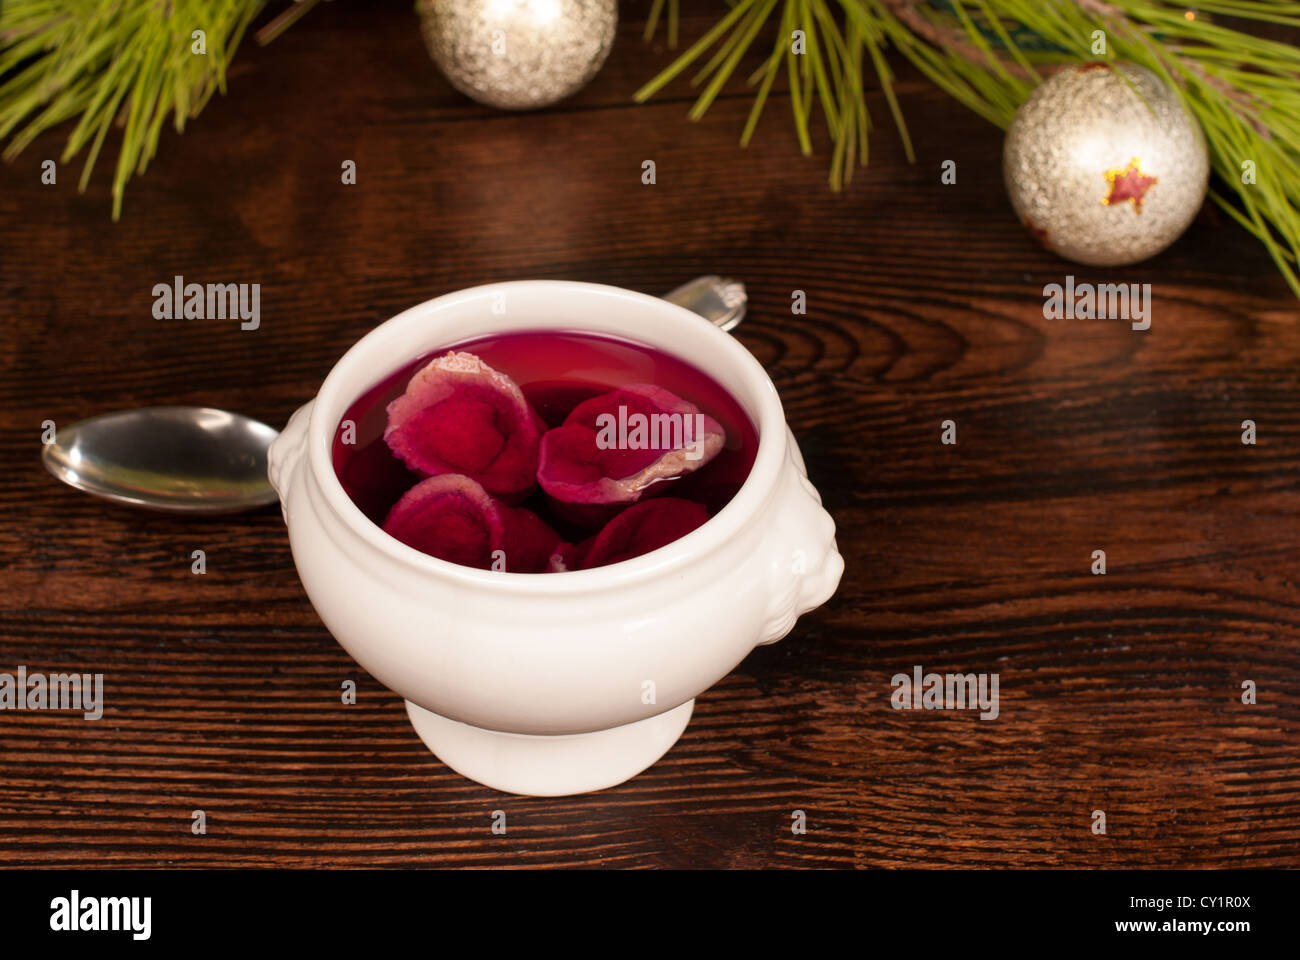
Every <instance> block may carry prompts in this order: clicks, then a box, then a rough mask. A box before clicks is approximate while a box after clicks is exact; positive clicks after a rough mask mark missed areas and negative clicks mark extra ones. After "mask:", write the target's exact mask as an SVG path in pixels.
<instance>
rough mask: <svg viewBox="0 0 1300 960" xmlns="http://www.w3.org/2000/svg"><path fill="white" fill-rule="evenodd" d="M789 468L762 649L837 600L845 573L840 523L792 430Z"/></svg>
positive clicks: (771, 553)
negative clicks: (815, 481)
mask: <svg viewBox="0 0 1300 960" xmlns="http://www.w3.org/2000/svg"><path fill="white" fill-rule="evenodd" d="M786 436H787V443H786V463H785V465H784V467H783V468H782V471H781V480H780V483H781V485H782V486H781V493H780V494H779V499H778V500H777V504H776V517H775V522H774V523H773V525H772V530H771V533H770V535H769V539H768V547H767V552H768V557H769V559H768V563H767V567H766V569H767V572H768V577H769V587H770V589H769V594H768V595H769V596H770V597H771V600H770V602H769V605H768V608H767V619H766V620H765V621H764V622H763V628H762V631H761V633H760V636H759V641H758V643H759V645H762V644H765V643H775V642H776V641H778V640H780V639H781V638H782V637H784V636H785V635H786V634H787V633H789V632H790V630H791V629H792V628H793V627H794V623H795V621H796V620H797V619H798V618H799V617H801V616H803V614H805V613H808V612H809V611H811V610H815V609H816V608H817V607H820V606H821V605H822V604H823V603H825V602H826V601H827V600H829V599H830V598H831V596H832V595H833V594H834V593H835V589H836V587H838V586H839V583H840V575H841V574H843V573H844V559H843V558H842V557H841V556H840V553H839V549H838V547H837V546H836V543H835V521H834V520H832V519H831V515H830V514H829V513H827V512H826V510H825V509H824V508H823V507H822V498H821V495H820V494H819V493H818V492H817V489H816V488H815V487H814V486H813V485H812V484H811V483H809V482H808V470H807V468H806V467H805V466H804V462H803V454H802V453H801V452H800V451H799V444H798V443H797V442H795V439H794V434H793V433H791V432H790V431H789V428H787V429H786Z"/></svg>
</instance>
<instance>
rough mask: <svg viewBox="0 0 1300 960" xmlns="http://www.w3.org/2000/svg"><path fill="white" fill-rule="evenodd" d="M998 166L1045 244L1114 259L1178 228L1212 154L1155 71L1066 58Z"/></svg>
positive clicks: (1196, 199)
mask: <svg viewBox="0 0 1300 960" xmlns="http://www.w3.org/2000/svg"><path fill="white" fill-rule="evenodd" d="M1117 70H1122V71H1123V76H1122V77H1121V76H1120V75H1119V74H1118V73H1117V72H1116V71H1117ZM1125 77H1127V78H1128V80H1129V82H1130V83H1131V84H1132V86H1131V87H1130V86H1129V84H1128V83H1125V82H1124V78H1125ZM1002 175H1003V177H1004V179H1005V180H1006V185H1007V193H1009V194H1010V195H1011V203H1012V205H1013V206H1014V207H1015V209H1016V213H1017V214H1019V216H1020V221H1021V222H1022V223H1023V224H1024V225H1025V226H1026V228H1028V230H1029V232H1030V233H1032V234H1033V235H1034V236H1035V237H1037V238H1038V239H1039V240H1040V241H1041V242H1042V243H1043V245H1044V246H1046V247H1047V248H1048V249H1049V250H1052V251H1054V252H1056V253H1058V254H1060V255H1061V256H1063V257H1065V258H1067V259H1069V260H1074V261H1076V262H1078V263H1086V264H1090V265H1092V266H1101V267H1109V266H1116V265H1118V264H1125V263H1137V262H1138V261H1139V260H1145V259H1146V258H1147V257H1150V256H1154V255H1155V254H1157V253H1159V252H1160V251H1161V250H1163V249H1165V247H1167V246H1169V245H1170V244H1171V243H1173V242H1174V241H1175V240H1177V239H1178V237H1179V236H1181V235H1182V232H1183V231H1184V230H1186V229H1187V226H1188V224H1190V223H1191V222H1192V219H1193V218H1194V217H1195V216H1196V213H1197V211H1198V210H1200V208H1201V203H1202V202H1203V201H1204V200H1205V190H1206V187H1207V185H1208V182H1209V176H1210V159H1209V154H1208V152H1207V151H1206V147H1205V136H1204V134H1202V132H1201V127H1200V124H1198V123H1197V122H1196V120H1195V119H1194V118H1193V117H1191V116H1190V115H1189V114H1188V113H1187V112H1186V111H1185V110H1184V109H1183V106H1182V103H1181V102H1180V101H1179V99H1178V96H1177V94H1175V93H1174V92H1173V91H1172V90H1170V89H1169V88H1168V87H1167V86H1166V85H1165V84H1164V82H1163V81H1161V80H1160V79H1159V78H1158V77H1156V76H1155V74H1153V73H1151V71H1149V70H1147V69H1145V68H1143V67H1138V66H1135V65H1133V64H1127V63H1126V64H1116V65H1113V66H1112V65H1110V64H1105V63H1085V64H1082V65H1078V66H1068V67H1063V68H1062V69H1061V70H1060V71H1058V72H1057V73H1056V74H1054V75H1053V76H1052V77H1050V78H1049V79H1047V80H1046V81H1044V82H1043V83H1042V84H1041V85H1040V86H1039V87H1038V89H1037V90H1035V91H1034V93H1033V94H1032V95H1031V96H1030V97H1029V99H1028V100H1026V101H1025V102H1024V104H1023V105H1022V106H1021V107H1020V109H1019V111H1017V113H1016V116H1015V119H1014V120H1013V121H1012V123H1011V127H1010V129H1009V130H1008V131H1007V139H1006V146H1005V148H1004V150H1003V154H1002Z"/></svg>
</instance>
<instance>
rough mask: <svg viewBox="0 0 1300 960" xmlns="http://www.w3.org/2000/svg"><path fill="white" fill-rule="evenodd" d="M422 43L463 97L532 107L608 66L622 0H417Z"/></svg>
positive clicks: (511, 107)
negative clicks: (607, 62)
mask: <svg viewBox="0 0 1300 960" xmlns="http://www.w3.org/2000/svg"><path fill="white" fill-rule="evenodd" d="M416 10H417V11H418V12H419V14H420V28H421V32H422V33H423V34H424V42H425V44H426V45H427V46H428V48H429V54H430V56H432V57H433V60H434V62H435V63H437V64H438V66H439V68H441V70H442V72H443V73H444V74H446V76H447V79H448V80H449V81H451V84H452V86H454V87H455V88H456V89H457V90H459V91H460V92H461V93H463V94H465V95H466V96H469V97H472V98H473V99H475V100H477V101H479V102H480V103H486V104H488V105H490V106H493V107H500V108H502V109H504V110H531V109H534V108H536V107H544V106H547V105H548V104H552V103H555V102H556V101H557V100H563V99H564V98H565V97H567V96H569V95H570V94H572V93H576V92H577V91H579V90H581V89H582V88H583V87H584V86H586V85H587V83H588V81H590V80H591V78H592V77H594V76H595V75H596V73H597V71H599V70H600V68H601V66H602V65H603V64H604V63H605V58H606V57H607V56H608V55H609V48H610V45H611V44H612V43H613V41H614V28H615V27H616V26H617V25H618V3H617V0H418V3H417V4H416Z"/></svg>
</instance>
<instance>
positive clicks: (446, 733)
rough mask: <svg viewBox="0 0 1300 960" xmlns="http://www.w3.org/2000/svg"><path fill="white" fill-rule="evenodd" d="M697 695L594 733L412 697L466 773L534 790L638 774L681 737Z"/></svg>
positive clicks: (576, 788)
mask: <svg viewBox="0 0 1300 960" xmlns="http://www.w3.org/2000/svg"><path fill="white" fill-rule="evenodd" d="M694 707H695V701H694V700H687V701H686V702H685V703H683V704H682V705H681V706H679V707H674V708H673V709H672V710H669V711H667V712H666V713H661V714H659V715H658V716H654V717H648V718H647V719H645V720H638V721H636V722H635V723H629V724H625V725H623V726H621V727H612V728H610V729H609V730H597V731H596V732H594V733H574V734H567V735H564V736H555V737H548V736H530V735H527V734H522V733H503V732H501V731H499V730H485V729H483V728H482V727H471V726H470V725H469V724H466V723H460V722H458V721H456V720H448V719H447V718H446V717H440V716H438V714H436V713H431V712H430V711H428V710H425V709H424V708H423V707H421V706H418V705H416V704H414V703H412V702H411V701H410V700H407V701H406V714H407V716H409V717H410V718H411V725H412V726H413V727H415V732H416V733H418V734H419V735H420V739H421V740H423V741H424V745H425V746H426V747H428V748H429V749H430V750H432V751H433V752H434V754H435V755H436V756H437V757H438V759H439V760H441V761H442V762H443V763H445V764H446V765H447V766H449V767H451V768H452V769H453V770H455V771H456V772H457V773H459V774H461V775H462V776H466V777H469V778H470V779H471V780H475V781H477V782H478V783H481V784H484V785H485V786H489V787H493V788H494V789H497V790H503V791H505V792H506V793H519V794H524V795H526V796H534V797H560V796H565V795H567V794H572V793H587V792H589V791H592V790H603V789H605V788H606V787H612V786H615V785H617V784H620V783H622V782H623V781H624V780H629V779H631V778H632V777H635V776H636V775H637V774H638V773H640V772H641V771H642V770H644V769H646V768H647V767H648V766H650V765H651V764H652V763H654V762H655V761H656V760H658V759H659V758H660V757H662V756H663V755H664V754H665V753H667V752H668V748H669V747H671V746H672V745H673V744H674V743H676V742H677V738H678V737H680V736H681V735H682V731H683V730H685V729H686V724H687V723H688V722H689V721H690V719H691V711H692V710H693V709H694Z"/></svg>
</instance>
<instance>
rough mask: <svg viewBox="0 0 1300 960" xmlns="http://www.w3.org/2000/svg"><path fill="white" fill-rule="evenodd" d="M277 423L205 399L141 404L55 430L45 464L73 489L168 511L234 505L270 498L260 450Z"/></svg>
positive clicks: (235, 508) (247, 506)
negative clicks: (190, 403)
mask: <svg viewBox="0 0 1300 960" xmlns="http://www.w3.org/2000/svg"><path fill="white" fill-rule="evenodd" d="M278 432H279V431H277V430H275V429H274V428H272V427H268V426H267V425H266V424H264V423H260V422H259V421H257V420H252V419H250V418H248V417H245V416H243V415H241V414H238V413H230V412H229V411H226V410H217V409H215V408H212V407H145V408H142V409H139V410H123V411H120V412H117V413H105V414H102V415H100V416H97V417H91V418H90V419H89V420H82V421H80V422H79V423H75V424H73V425H72V426H70V427H64V428H63V429H61V430H58V431H57V433H56V435H55V440H54V442H53V443H51V444H47V445H46V446H45V448H44V449H43V450H42V452H41V459H42V461H44V463H45V467H46V469H47V470H49V471H50V473H52V474H53V475H54V476H55V477H57V478H58V479H59V480H62V481H63V482H64V483H66V484H68V485H69V486H72V487H75V488H77V489H78V490H82V491H85V492H86V493H89V494H93V495H94V496H97V497H102V498H103V499H105V500H113V501H115V502H117V503H126V504H131V505H133V506H142V507H148V508H150V509H153V510H165V511H168V512H171V513H187V514H198V513H205V514H221V513H238V512H240V511H244V510H251V509H253V508H256V507H261V506H266V505H267V504H271V503H275V502H276V500H277V499H278V498H277V496H276V492H275V489H274V488H273V487H272V486H271V484H270V482H269V481H268V480H267V477H266V451H267V449H268V448H269V447H270V445H271V441H272V440H274V439H275V438H276V436H277V435H278Z"/></svg>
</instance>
